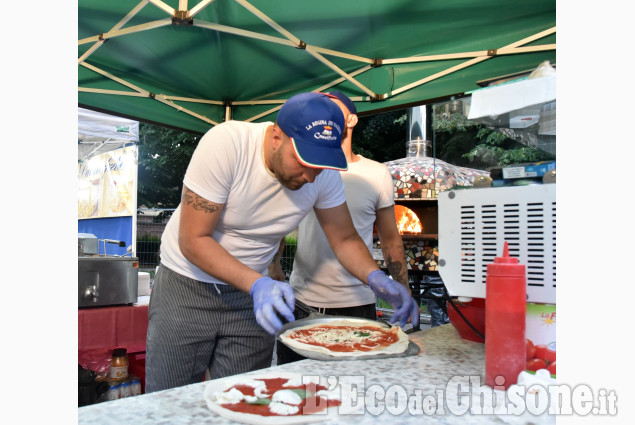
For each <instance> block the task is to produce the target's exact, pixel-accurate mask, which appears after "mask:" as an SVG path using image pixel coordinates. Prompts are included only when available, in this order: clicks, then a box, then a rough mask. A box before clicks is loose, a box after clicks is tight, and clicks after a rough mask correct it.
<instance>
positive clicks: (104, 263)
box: [77, 233, 139, 308]
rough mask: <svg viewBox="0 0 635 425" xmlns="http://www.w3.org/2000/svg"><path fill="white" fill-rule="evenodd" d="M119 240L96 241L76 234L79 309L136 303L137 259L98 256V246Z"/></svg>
mask: <svg viewBox="0 0 635 425" xmlns="http://www.w3.org/2000/svg"><path fill="white" fill-rule="evenodd" d="M99 242H103V243H104V245H105V244H106V243H117V244H121V243H123V242H121V241H114V240H108V239H106V240H99V241H98V240H97V237H96V236H94V235H92V234H88V233H80V234H79V235H78V258H77V265H78V274H77V283H78V304H77V305H78V308H84V307H104V306H110V305H122V304H127V305H131V304H133V303H136V302H137V297H138V289H139V283H138V282H139V259H138V258H136V257H126V256H115V255H99V254H98V253H97V247H98V243H99ZM124 246H125V243H124Z"/></svg>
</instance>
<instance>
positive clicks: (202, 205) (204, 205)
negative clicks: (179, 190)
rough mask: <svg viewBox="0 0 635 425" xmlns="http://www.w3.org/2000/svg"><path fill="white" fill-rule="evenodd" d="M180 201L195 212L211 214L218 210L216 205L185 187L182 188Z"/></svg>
mask: <svg viewBox="0 0 635 425" xmlns="http://www.w3.org/2000/svg"><path fill="white" fill-rule="evenodd" d="M181 200H182V201H183V203H185V204H187V205H192V207H194V209H195V210H200V211H205V212H210V213H213V212H216V211H218V210H219V209H220V208H219V206H218V205H216V204H213V203H211V202H210V201H208V200H207V199H205V198H202V197H200V196H198V195H197V194H196V193H195V192H193V191H191V190H190V189H188V188H187V187H183V196H182V197H181Z"/></svg>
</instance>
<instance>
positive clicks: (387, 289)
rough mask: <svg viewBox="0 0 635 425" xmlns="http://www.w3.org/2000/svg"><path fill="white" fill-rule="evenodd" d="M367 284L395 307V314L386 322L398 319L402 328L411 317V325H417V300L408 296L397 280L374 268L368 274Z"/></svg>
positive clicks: (393, 321)
mask: <svg viewBox="0 0 635 425" xmlns="http://www.w3.org/2000/svg"><path fill="white" fill-rule="evenodd" d="M368 286H370V289H372V290H373V292H374V293H375V295H377V296H378V297H379V298H381V299H382V300H384V301H388V302H389V303H390V304H392V306H393V308H394V309H395V314H393V316H392V317H391V318H390V320H389V321H388V323H395V322H396V321H399V325H400V326H401V327H402V328H403V327H404V326H406V323H408V317H410V318H411V321H412V326H414V327H416V326H419V307H418V306H417V302H416V301H415V300H414V299H413V298H412V297H411V296H410V294H409V293H408V290H407V289H406V288H405V287H404V286H403V285H402V284H400V283H399V282H395V281H394V280H392V279H391V278H389V277H388V276H386V273H384V272H382V271H381V270H375V271H373V272H370V274H369V275H368Z"/></svg>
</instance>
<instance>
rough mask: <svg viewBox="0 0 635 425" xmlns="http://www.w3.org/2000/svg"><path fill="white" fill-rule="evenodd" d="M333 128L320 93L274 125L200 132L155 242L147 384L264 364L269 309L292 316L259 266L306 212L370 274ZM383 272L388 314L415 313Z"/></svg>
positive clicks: (272, 320)
mask: <svg viewBox="0 0 635 425" xmlns="http://www.w3.org/2000/svg"><path fill="white" fill-rule="evenodd" d="M343 129H344V117H343V114H342V112H341V110H340V109H339V108H338V107H337V105H336V104H335V103H334V102H333V101H331V100H330V98H329V97H327V96H326V95H324V94H320V93H302V94H299V95H296V96H293V97H291V98H290V99H289V100H288V101H287V102H286V103H285V104H284V105H283V106H282V108H281V109H280V111H279V113H278V117H277V122H276V123H275V124H274V123H271V122H265V123H246V122H239V121H228V122H225V123H223V124H220V125H217V126H215V127H213V128H212V129H211V130H209V131H208V132H207V133H206V134H205V135H204V136H203V137H202V138H201V141H200V142H199V144H198V146H197V148H196V150H195V151H194V154H193V155H192V159H191V161H190V164H189V166H188V169H187V171H186V173H185V177H184V179H183V194H182V198H181V204H180V205H179V206H178V208H177V209H176V210H175V212H174V214H173V215H172V217H171V218H170V221H169V222H168V224H167V226H166V229H165V231H164V233H163V236H162V238H161V263H160V266H159V268H158V271H157V273H156V275H155V278H154V284H153V287H152V293H151V297H150V308H149V325H148V334H147V344H146V345H147V348H146V392H153V391H158V390H163V389H168V388H172V387H177V386H181V385H187V384H191V383H195V382H200V381H201V380H202V379H203V376H204V374H205V371H206V369H209V372H210V375H211V377H212V378H221V377H224V376H228V375H234V374H238V373H243V372H247V371H251V370H255V369H260V368H264V367H268V366H269V365H270V364H271V358H272V353H273V346H274V334H275V333H276V332H277V331H278V330H279V329H280V328H281V327H282V322H281V320H280V318H279V317H278V316H280V317H283V318H284V319H286V320H288V321H293V320H294V317H293V310H294V307H295V297H294V295H293V290H292V289H291V286H290V285H289V284H288V283H286V282H281V281H276V280H274V279H272V278H270V277H268V276H267V268H268V265H269V263H270V262H271V259H272V258H273V256H274V254H275V253H276V250H277V248H278V242H279V241H280V239H281V238H283V237H284V236H285V235H287V234H288V233H290V232H291V231H293V230H294V229H295V228H296V227H297V226H298V224H299V223H300V221H301V220H302V219H303V218H304V216H306V214H308V213H309V212H310V211H311V210H314V211H315V212H316V215H317V217H318V220H319V221H320V223H321V224H322V228H323V229H324V233H325V234H326V235H327V238H328V239H329V241H330V242H331V244H332V246H333V250H334V252H335V253H336V254H337V257H338V258H339V259H340V261H342V264H343V265H344V266H345V267H346V269H347V270H348V271H349V272H350V273H351V274H353V275H354V276H357V277H358V278H359V279H362V280H365V281H369V276H370V275H372V273H373V272H375V271H379V269H378V268H377V265H376V263H375V261H374V260H373V259H372V257H371V256H370V254H369V252H368V249H367V247H366V246H365V245H364V242H363V241H362V240H361V238H360V237H359V235H358V234H357V232H356V231H355V228H354V226H353V223H352V220H351V216H350V213H349V212H348V208H347V206H346V202H345V194H344V189H343V184H342V180H341V177H340V175H339V170H345V169H346V168H347V163H346V158H345V156H344V153H343V152H342V149H341V146H340V142H341V138H342V132H343ZM373 276H376V275H373ZM384 278H385V279H383V280H382V279H380V280H377V282H376V283H375V286H376V287H377V288H379V290H380V291H382V292H381V293H382V295H380V296H382V298H384V299H386V300H387V301H389V302H391V303H392V304H393V305H394V306H395V308H396V309H397V313H396V314H395V318H396V320H402V321H405V320H407V319H408V318H409V317H411V316H412V320H413V321H414V320H415V315H416V320H418V314H416V305H415V303H414V300H413V299H412V297H410V296H409V294H408V293H407V291H405V290H404V291H402V290H400V289H399V287H401V285H397V286H398V287H395V286H394V284H393V282H392V280H391V279H389V278H388V277H386V276H384ZM401 288H403V287H401Z"/></svg>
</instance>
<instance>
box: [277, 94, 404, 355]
mask: <svg viewBox="0 0 635 425" xmlns="http://www.w3.org/2000/svg"><path fill="white" fill-rule="evenodd" d="M328 94H329V96H330V97H331V100H332V101H333V102H334V103H335V104H337V105H338V106H339V107H340V109H341V110H342V113H343V114H344V123H345V124H344V132H343V135H342V150H343V152H344V155H345V156H346V160H347V163H348V170H345V171H341V172H340V175H341V176H342V180H343V182H344V187H345V192H346V204H347V206H348V209H349V211H350V213H351V216H352V219H353V223H354V225H355V229H356V230H357V232H358V233H359V235H360V237H361V238H362V240H363V241H364V243H365V245H366V247H367V249H368V251H369V252H371V250H372V245H373V227H375V226H376V227H377V232H378V235H379V241H380V244H381V249H382V253H383V256H384V261H385V264H386V267H387V269H388V271H389V273H390V275H391V276H392V277H393V279H394V280H396V281H397V282H399V283H400V284H401V285H403V288H405V289H406V290H407V291H408V292H410V288H409V287H408V270H407V266H406V255H405V253H404V248H403V241H402V239H401V235H400V234H399V230H398V229H397V224H396V220H395V211H394V205H395V201H394V196H393V182H392V177H391V175H390V171H389V170H388V168H387V167H386V166H385V165H384V164H381V163H379V162H377V161H373V160H371V159H368V158H365V157H363V156H362V155H359V154H355V153H353V148H352V139H353V129H354V127H355V125H356V124H357V120H358V118H357V108H356V107H355V104H354V103H353V101H351V99H350V98H348V97H347V96H346V95H345V94H344V93H342V92H340V91H332V92H330V93H328ZM383 277H384V274H383V272H382V271H379V270H377V271H374V272H372V273H371V276H369V280H368V283H369V285H367V284H365V282H364V281H362V280H361V279H359V278H357V277H355V276H354V275H353V274H351V273H349V272H348V271H347V270H346V269H345V268H344V267H343V266H342V264H341V263H340V262H339V260H338V258H337V256H336V255H335V253H334V252H333V250H332V249H331V247H330V245H329V241H328V239H327V238H326V235H325V234H324V231H323V230H322V228H321V226H320V224H319V222H318V219H317V216H316V214H315V213H314V212H310V213H309V214H308V215H307V216H306V217H305V218H304V219H303V220H302V222H301V223H300V226H299V227H298V246H297V250H296V252H295V258H294V262H293V270H292V272H291V276H290V278H289V283H290V284H291V286H292V287H293V290H294V293H295V297H296V299H297V300H299V301H301V302H303V303H305V304H307V305H308V306H310V307H313V308H314V309H316V310H318V311H319V312H320V313H323V314H330V315H336V316H353V317H361V318H365V319H371V320H375V319H376V317H377V316H376V310H375V291H377V289H378V288H377V287H375V286H374V279H381V280H383ZM306 315H307V313H306V312H304V311H301V310H300V309H296V311H295V317H296V319H300V318H303V317H305V316H306ZM405 319H407V318H405ZM405 323H406V320H403V321H402V324H401V325H402V327H403V326H404V325H405ZM302 358H304V357H302V356H300V355H299V354H297V353H296V352H294V351H293V350H291V349H290V348H288V347H286V346H284V345H283V344H278V346H277V359H278V364H284V363H288V362H291V361H295V360H300V359H302Z"/></svg>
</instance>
